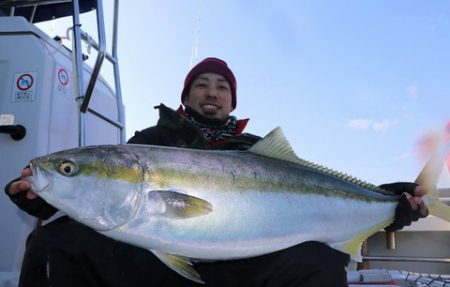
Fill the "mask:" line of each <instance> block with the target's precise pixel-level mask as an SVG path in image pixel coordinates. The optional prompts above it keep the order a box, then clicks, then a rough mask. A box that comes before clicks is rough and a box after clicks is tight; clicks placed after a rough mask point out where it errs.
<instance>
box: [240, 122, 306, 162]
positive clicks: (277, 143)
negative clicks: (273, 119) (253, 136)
mask: <svg viewBox="0 0 450 287" xmlns="http://www.w3.org/2000/svg"><path fill="white" fill-rule="evenodd" d="M248 151H249V152H251V153H253V154H257V155H262V156H265V157H270V158H274V159H279V160H285V161H290V162H295V163H301V162H302V160H301V159H299V158H298V156H297V155H296V154H295V152H294V150H293V149H292V147H291V145H290V144H289V142H288V140H287V139H286V137H285V136H284V134H283V131H282V130H281V128H280V127H277V128H275V129H274V130H272V131H271V132H270V133H269V134H267V135H266V136H265V137H264V138H263V139H261V140H259V141H258V142H256V143H255V144H254V145H253V146H252V147H251V148H250V149H248Z"/></svg>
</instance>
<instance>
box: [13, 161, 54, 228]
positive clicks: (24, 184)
mask: <svg viewBox="0 0 450 287" xmlns="http://www.w3.org/2000/svg"><path fill="white" fill-rule="evenodd" d="M31 175H32V172H31V168H29V167H26V168H24V169H23V170H22V173H21V177H20V178H18V179H15V180H14V181H12V182H10V183H8V184H7V185H6V186H5V193H6V194H7V195H8V196H9V198H10V199H11V201H12V202H14V203H15V204H16V205H17V206H18V207H19V208H20V209H22V210H23V211H25V212H27V213H28V214H30V215H32V216H36V217H38V218H40V219H43V220H46V219H48V218H50V216H52V215H53V214H55V213H56V212H57V211H58V210H57V209H56V208H54V207H53V206H51V205H50V204H48V203H47V202H45V201H44V200H43V199H42V198H40V197H38V196H37V194H36V193H34V192H33V191H32V190H31V185H30V183H29V182H28V181H26V180H23V178H24V177H27V176H31Z"/></svg>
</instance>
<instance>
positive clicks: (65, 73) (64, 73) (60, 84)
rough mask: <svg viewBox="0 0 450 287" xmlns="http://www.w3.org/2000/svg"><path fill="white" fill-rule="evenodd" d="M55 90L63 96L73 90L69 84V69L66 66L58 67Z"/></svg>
mask: <svg viewBox="0 0 450 287" xmlns="http://www.w3.org/2000/svg"><path fill="white" fill-rule="evenodd" d="M56 71H57V74H56V81H55V90H56V92H58V93H59V94H61V95H63V96H67V95H68V94H69V92H70V91H71V90H72V89H71V88H70V87H69V86H70V85H71V81H70V74H69V70H68V69H67V68H65V67H62V66H59V67H58V68H57V69H56Z"/></svg>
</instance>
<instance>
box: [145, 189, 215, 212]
mask: <svg viewBox="0 0 450 287" xmlns="http://www.w3.org/2000/svg"><path fill="white" fill-rule="evenodd" d="M148 199H149V201H151V204H150V206H151V207H152V209H153V210H152V212H154V213H158V214H160V215H163V216H166V217H170V218H178V219H185V218H191V217H196V216H202V215H205V214H208V213H210V212H211V211H212V205H211V204H210V203H209V202H208V201H206V200H203V199H201V198H198V197H195V196H191V195H188V194H184V193H180V192H177V191H172V190H152V191H150V192H149V193H148Z"/></svg>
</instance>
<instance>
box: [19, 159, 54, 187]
mask: <svg viewBox="0 0 450 287" xmlns="http://www.w3.org/2000/svg"><path fill="white" fill-rule="evenodd" d="M29 166H30V168H31V176H27V177H25V178H24V180H25V181H27V182H28V183H29V184H30V185H31V190H32V191H33V192H34V193H42V192H45V191H47V190H48V189H49V188H50V181H49V180H48V179H47V176H46V175H45V174H44V173H45V171H44V170H42V169H40V168H38V167H37V165H36V164H35V163H34V162H30V163H29Z"/></svg>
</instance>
